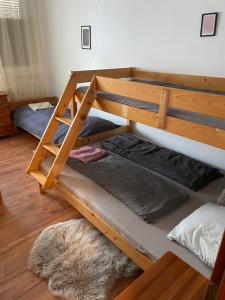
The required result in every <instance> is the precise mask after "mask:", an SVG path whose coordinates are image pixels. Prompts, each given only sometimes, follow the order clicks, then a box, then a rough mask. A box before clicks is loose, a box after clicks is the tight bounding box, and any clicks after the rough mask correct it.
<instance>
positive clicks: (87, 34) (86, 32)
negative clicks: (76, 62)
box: [81, 25, 91, 49]
mask: <svg viewBox="0 0 225 300" xmlns="http://www.w3.org/2000/svg"><path fill="white" fill-rule="evenodd" d="M81 49H91V26H90V25H87V26H81Z"/></svg>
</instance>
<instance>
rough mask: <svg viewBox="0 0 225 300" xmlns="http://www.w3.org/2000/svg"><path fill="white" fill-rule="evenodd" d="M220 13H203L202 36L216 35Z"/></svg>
mask: <svg viewBox="0 0 225 300" xmlns="http://www.w3.org/2000/svg"><path fill="white" fill-rule="evenodd" d="M217 15H218V13H210V14H203V15H202V24H201V32H200V36H201V37H204V36H215V35H216V25H217Z"/></svg>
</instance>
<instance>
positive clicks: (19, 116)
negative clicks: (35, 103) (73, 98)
mask: <svg viewBox="0 0 225 300" xmlns="http://www.w3.org/2000/svg"><path fill="white" fill-rule="evenodd" d="M54 110H55V107H49V108H45V109H41V110H37V111H33V110H32V109H31V108H30V107H29V106H21V107H18V108H17V109H16V110H15V111H14V112H13V115H12V118H13V124H15V125H16V126H17V127H20V128H22V129H24V130H26V131H28V132H30V133H31V134H34V135H35V136H36V137H39V138H41V137H42V135H43V133H44V131H45V129H46V127H47V125H48V122H49V120H50V118H51V116H52V114H53V112H54ZM70 116H71V114H70V110H68V109H67V111H66V113H65V117H66V118H70ZM67 130H68V126H67V125H64V124H61V125H60V127H59V129H58V131H57V132H56V134H55V136H54V139H53V142H54V143H55V144H61V143H62V142H63V140H64V137H65V135H66V133H67Z"/></svg>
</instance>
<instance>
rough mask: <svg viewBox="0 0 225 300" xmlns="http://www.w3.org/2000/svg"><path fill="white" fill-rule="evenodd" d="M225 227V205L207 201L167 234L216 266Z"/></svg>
mask: <svg viewBox="0 0 225 300" xmlns="http://www.w3.org/2000/svg"><path fill="white" fill-rule="evenodd" d="M224 229H225V207H223V206H219V205H216V204H213V203H207V204H205V205H203V206H201V207H200V208H198V209H197V210H195V211H194V212H193V213H192V214H190V215H189V216H188V217H187V218H185V219H184V220H182V221H181V222H180V223H179V224H178V225H177V226H176V227H174V228H173V230H172V231H171V232H170V233H169V234H168V235H167V237H168V238H169V239H171V240H176V241H177V242H178V243H180V244H181V245H183V246H184V247H186V248H188V249H189V250H191V251H192V252H194V253H195V254H196V255H197V256H198V257H199V258H200V259H201V260H202V261H203V262H205V263H206V264H207V265H208V266H209V267H212V268H213V267H214V264H215V261H216V257H217V253H218V250H219V246H220V243H221V240H222V237H223V232H224Z"/></svg>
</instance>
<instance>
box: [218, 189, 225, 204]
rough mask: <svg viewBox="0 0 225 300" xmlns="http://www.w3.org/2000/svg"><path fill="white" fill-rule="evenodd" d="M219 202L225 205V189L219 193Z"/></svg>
mask: <svg viewBox="0 0 225 300" xmlns="http://www.w3.org/2000/svg"><path fill="white" fill-rule="evenodd" d="M217 204H219V205H224V206H225V189H224V190H223V191H222V193H221V194H220V195H219V197H218V200H217Z"/></svg>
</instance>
